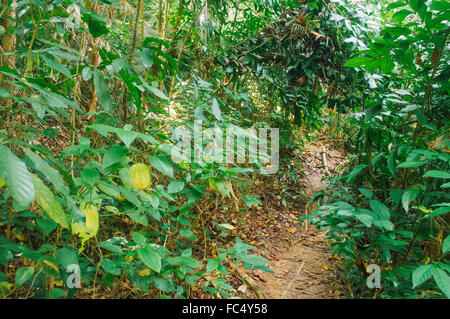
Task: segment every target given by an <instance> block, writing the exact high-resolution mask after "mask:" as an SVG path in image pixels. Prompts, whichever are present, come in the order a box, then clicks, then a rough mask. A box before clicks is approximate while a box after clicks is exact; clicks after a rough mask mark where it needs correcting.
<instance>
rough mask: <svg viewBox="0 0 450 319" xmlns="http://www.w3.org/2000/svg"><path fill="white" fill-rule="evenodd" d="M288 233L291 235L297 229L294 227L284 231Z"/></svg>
mask: <svg viewBox="0 0 450 319" xmlns="http://www.w3.org/2000/svg"><path fill="white" fill-rule="evenodd" d="M286 230H287V231H288V232H290V233H291V234H293V233H295V232H296V231H297V229H296V228H295V227H289V228H287V229H286Z"/></svg>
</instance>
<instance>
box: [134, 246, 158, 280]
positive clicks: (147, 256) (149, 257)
mask: <svg viewBox="0 0 450 319" xmlns="http://www.w3.org/2000/svg"><path fill="white" fill-rule="evenodd" d="M137 252H138V256H139V258H140V259H141V260H142V261H143V262H144V264H146V265H147V266H148V267H149V268H150V269H152V270H154V271H156V272H157V273H159V272H160V271H161V256H160V255H159V254H158V253H157V252H155V251H154V250H153V249H152V248H150V247H149V246H147V247H144V248H139V249H138V251H137Z"/></svg>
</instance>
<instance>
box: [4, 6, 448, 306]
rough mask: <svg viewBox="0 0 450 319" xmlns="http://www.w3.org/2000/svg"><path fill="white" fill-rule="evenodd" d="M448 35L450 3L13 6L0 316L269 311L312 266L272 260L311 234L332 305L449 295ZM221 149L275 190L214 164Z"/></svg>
mask: <svg viewBox="0 0 450 319" xmlns="http://www.w3.org/2000/svg"><path fill="white" fill-rule="evenodd" d="M449 31H450V2H448V0H428V1H425V0H401V1H387V0H383V1H372V0H367V1H355V0H308V1H305V0H226V1H225V0H1V5H0V42H1V46H0V49H1V50H0V297H1V298H166V299H167V298H177V299H180V298H230V297H241V298H254V297H260V298H265V297H273V296H275V295H274V294H272V293H271V291H269V290H267V289H269V288H270V289H274V288H273V287H275V288H276V287H277V285H276V284H273V285H271V284H267V283H269V282H271V281H270V280H271V279H270V278H279V277H270V276H284V275H287V274H288V273H291V272H293V273H294V275H295V274H297V275H298V276H300V279H297V280H300V281H301V276H302V270H304V269H306V268H303V267H308V262H307V263H306V265H305V260H307V256H306V255H307V254H306V253H305V254H297V253H293V252H295V251H294V250H291V255H293V257H292V258H294V259H295V260H294V261H295V262H297V261H303V263H301V262H297V263H296V265H298V266H297V267H298V269H296V270H282V271H280V274H278V273H277V271H278V270H277V269H275V268H276V267H275V268H274V267H273V266H274V261H273V260H272V259H273V258H272V255H271V253H270V252H269V253H268V252H267V251H268V250H270V249H271V250H273V251H278V250H279V251H285V250H286V249H288V250H289V248H286V247H285V246H286V245H285V242H286V241H287V240H288V239H286V240H284V239H283V238H284V237H280V236H300V237H295V238H294V237H292V238H294V239H295V240H294V239H292V238H291V237H289V238H291V239H289V240H290V241H289V243H290V245H291V246H293V247H294V246H295V245H299V244H300V245H301V243H302V241H305V240H308V238H309V237H310V236H316V235H314V234H319V235H317V237H314V238H321V240H323V241H324V243H326V252H325V253H324V254H325V255H326V256H325V257H324V258H325V259H324V260H326V263H327V264H326V265H325V264H324V265H318V266H317V271H321V272H323V273H326V275H325V277H327V278H333V280H332V281H333V282H334V286H333V287H332V288H330V289H331V290H333V291H336V293H335V294H334V293H333V294H334V297H339V298H387V299H392V298H431V299H433V298H449V297H450V259H449V258H450V237H449V233H450V214H449V212H450V195H449V193H448V189H449V187H450V169H449V164H450V151H449V149H450V139H449V127H450V117H449V106H450V98H449V92H450V86H449V77H450V59H449V55H450V54H449V42H448V37H449ZM199 122H201V126H199V125H198V123H199ZM271 128H277V129H278V131H277V132H279V134H278V135H279V136H278V139H277V140H274V139H272V140H271V141H269V142H268V141H266V140H264V139H263V137H261V136H260V135H258V136H257V135H254V134H253V135H252V134H251V132H253V131H255V132H256V131H261V130H262V129H267V130H270V129H271ZM226 131H227V132H228V131H231V132H235V133H236V132H243V133H242V134H243V139H242V140H238V141H237V144H236V145H234V141H233V144H232V145H233V146H232V149H233V150H234V149H235V148H236V149H241V150H244V152H243V153H251V151H252V149H251V143H246V141H247V140H252V139H253V140H257V141H258V142H259V143H263V144H267V143H268V144H267V145H270V146H272V150H274V148H273V147H275V149H276V151H277V154H279V165H278V167H277V169H276V171H275V172H268V170H267V168H268V167H269V166H270V165H269V164H270V163H269V164H268V162H267V160H265V159H264V158H259V159H258V160H256V161H250V160H248V158H246V159H245V160H244V161H239V160H238V161H237V162H233V161H230V162H228V161H221V160H218V161H214V160H211V157H210V156H209V155H210V154H209V153H208V151H207V150H208V149H209V151H211V149H213V150H214V149H221V148H220V147H219V143H222V140H221V139H218V138H217V135H214V134H212V133H211V132H216V133H217V132H226ZM249 132H250V133H249ZM187 133H189V134H191V135H192V136H195V135H196V134H203V139H200V142H198V140H195V139H194V143H193V144H189V146H188V147H189V149H190V148H191V147H192V149H194V152H193V153H192V157H191V156H190V155H189V156H187V157H186V156H185V157H183V156H181V157H178V158H174V156H173V154H174V150H175V151H176V150H178V146H177V145H179V144H180V143H179V142H180V140H182V139H183V134H187ZM224 135H225V134H224ZM314 143H315V144H314ZM308 145H316V146H317V145H318V147H316V148H315V150H314V152H313V153H314V154H313V156H312V157H311V160H310V161H309V160H305V158H306V157H305V156H306V154H307V150H308ZM331 148H333V149H335V150H339V154H340V155H339V154H338V153H332V152H331V151H330V150H331ZM195 150H196V151H195ZM198 150H200V151H198ZM201 150H204V152H202V151H201ZM246 151H247V152H246ZM217 154H219V155H220V156H222V155H224V154H223V153H217V152H216V153H215V155H217ZM330 154H331V155H330ZM333 154H338V155H336V156H337V157H334V160H330V158H332V157H333ZM241 155H242V154H241ZM272 155H273V154H272ZM330 156H331V157H330ZM194 157H195V160H194ZM336 158H338V160H336ZM177 159H178V160H177ZM315 161H318V165H319V166H320V172H322V173H321V174H322V175H321V176H320V178H321V179H323V180H322V183H325V184H324V185H325V186H323V187H320V188H317V189H316V188H312V187H309V188H308V187H304V186H303V188H301V186H299V185H309V184H308V183H309V182H310V180H311V178H312V175H311V174H316V173H317V172H318V171H317V170H316V171H315V170H311V165H312V164H314V163H315ZM330 161H331V162H330ZM271 164H273V163H271ZM311 172H312V173H311ZM314 172H315V173H314ZM314 176H315V175H314ZM302 183H303V184H302ZM305 183H306V184H305ZM299 189H303V190H305V191H299ZM308 189H309V190H310V191H309V192H308ZM311 190H313V191H311ZM283 216H287V217H286V218H291V217H292V218H291V219H290V220H291V221H290V224H289V223H288V222H284V219H283V218H285V217H283ZM280 220H281V221H283V222H280ZM244 230H245V231H244ZM295 234H297V235H295ZM301 234H303V235H301ZM311 234H312V235H311ZM257 236H259V237H257ZM286 238H288V237H286ZM263 241H265V243H266V244H267V243H270V247H269V248H270V249H266V250H264V249H263V248H264V247H266V246H264V245H266V244H264V245H263V244H262V242H263ZM312 243H313V244H312V245H310V246H311V247H310V246H308V247H309V248H308V249H310V248H311V249H314V242H312ZM266 248H267V247H266ZM324 251H325V250H324ZM293 263H294V262H293ZM283 272H284V273H283ZM377 273H378V274H379V276H380V277H379V278H378V283H379V284H378V285H377V280H375V281H374V283H375V287H374V286H373V285H372V286H370V284H369V281H370V278H368V276H371V274H374V275H376V274H377ZM268 276H269V277H268ZM305 276H306V275H305ZM325 277H318V278H325ZM316 281H317V280H316ZM319 281H320V280H319ZM264 282H266V284H264ZM291 284H292V283H291V281H289V284H286V285H284V284H283V283H280V284H278V286H280V287H278V288H279V289H285V290H286V291H288V290H289V289H291V288H292V286H291ZM319 284H322V283H320V282H319V283H317V282H314V281H312V283H310V282H309V283H308V285H313V286H314V285H319ZM372 284H373V282H372ZM270 286H273V287H270ZM267 287H269V288H267ZM327 289H328V288H327ZM328 290H329V289H328ZM328 290H327V291H328ZM252 293H253V295H252ZM280 296H281V297H286V296H287V295H286V294H285V293H282V294H280ZM309 297H312V298H322V297H324V296H323V295H314V293H312V295H311V296H309Z"/></svg>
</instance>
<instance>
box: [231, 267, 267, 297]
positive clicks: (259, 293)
mask: <svg viewBox="0 0 450 319" xmlns="http://www.w3.org/2000/svg"><path fill="white" fill-rule="evenodd" d="M227 266H228V267H229V268H231V269H232V270H233V271H234V272H236V273H237V274H238V275H239V276H240V277H241V278H242V279H243V280H245V281H246V282H247V284H248V285H249V286H250V288H252V289H253V290H254V291H255V293H256V295H257V296H258V298H259V299H268V297H267V295H266V293H265V292H264V291H263V290H262V289H261V287H260V286H258V284H257V283H256V282H255V281H254V280H253V278H252V277H250V275H248V274H247V273H245V272H244V271H243V270H241V269H240V268H239V267H237V266H236V265H235V264H233V263H232V262H230V261H229V262H228V263H227Z"/></svg>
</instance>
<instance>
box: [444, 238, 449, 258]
mask: <svg viewBox="0 0 450 319" xmlns="http://www.w3.org/2000/svg"><path fill="white" fill-rule="evenodd" d="M449 251H450V236H449V235H447V237H445V239H444V241H443V242H442V256H444V255H446V254H447V253H448V252H449Z"/></svg>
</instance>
